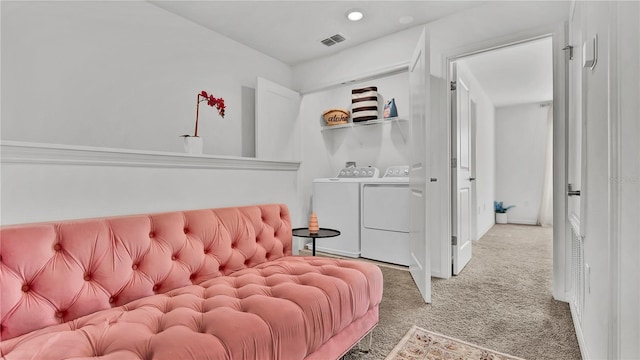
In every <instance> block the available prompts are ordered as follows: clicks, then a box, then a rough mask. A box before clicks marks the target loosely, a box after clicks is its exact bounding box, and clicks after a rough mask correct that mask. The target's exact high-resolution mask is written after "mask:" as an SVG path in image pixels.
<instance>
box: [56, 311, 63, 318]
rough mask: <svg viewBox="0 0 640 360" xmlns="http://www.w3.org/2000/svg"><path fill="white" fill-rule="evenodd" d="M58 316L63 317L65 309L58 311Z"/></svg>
mask: <svg viewBox="0 0 640 360" xmlns="http://www.w3.org/2000/svg"><path fill="white" fill-rule="evenodd" d="M56 317H57V318H58V319H62V317H64V312H63V311H58V312H56Z"/></svg>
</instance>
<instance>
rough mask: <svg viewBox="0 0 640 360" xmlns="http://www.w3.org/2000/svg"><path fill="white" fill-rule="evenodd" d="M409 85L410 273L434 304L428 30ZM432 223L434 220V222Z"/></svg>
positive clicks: (418, 49) (416, 53) (411, 69)
mask: <svg viewBox="0 0 640 360" xmlns="http://www.w3.org/2000/svg"><path fill="white" fill-rule="evenodd" d="M409 83H410V93H411V106H410V108H411V110H410V116H411V130H412V134H411V148H412V155H411V172H410V174H409V188H410V190H411V200H410V206H411V224H410V231H409V233H410V236H409V237H410V240H409V241H410V250H411V257H410V264H409V271H410V272H411V276H412V277H413V280H414V281H415V283H416V285H417V286H418V289H419V290H420V294H421V295H422V298H423V299H424V301H425V302H427V303H429V302H431V254H430V253H429V248H430V246H429V244H430V242H431V239H430V237H429V236H428V224H429V220H430V219H429V218H428V217H427V214H428V211H427V207H428V202H429V193H428V191H427V190H428V189H427V186H428V183H427V171H428V170H429V169H428V166H429V164H427V151H428V149H429V146H428V144H427V136H426V131H427V130H428V128H427V121H428V119H427V114H429V113H430V112H429V110H430V108H429V106H430V61H429V37H428V34H427V32H426V29H424V30H423V31H422V35H421V36H420V40H418V45H417V46H416V49H415V51H414V53H413V56H412V57H411V62H410V64H409ZM431 220H432V221H433V220H434V219H431Z"/></svg>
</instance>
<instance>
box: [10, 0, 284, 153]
mask: <svg viewBox="0 0 640 360" xmlns="http://www.w3.org/2000/svg"><path fill="white" fill-rule="evenodd" d="M1 6H2V24H1V26H2V105H3V106H2V139H3V140H16V141H27V142H42V143H57V144H73V145H90V146H104V147H112V148H126V149H145V150H158V151H173V152H183V151H184V150H183V149H182V139H181V138H179V136H180V135H182V134H192V133H193V130H194V129H193V128H194V124H195V110H196V109H195V102H196V95H197V94H198V93H199V92H200V91H201V90H206V91H208V92H213V94H214V96H216V97H222V98H224V99H225V102H226V104H227V112H226V116H225V118H224V119H222V118H220V116H219V115H218V114H217V112H216V111H215V109H213V108H211V107H208V106H206V103H205V105H203V106H201V109H200V126H199V135H200V136H202V137H203V138H204V143H205V145H204V152H205V153H207V154H218V155H234V156H242V155H243V154H249V155H250V154H251V153H252V150H253V141H254V139H253V138H252V136H251V135H252V134H251V130H252V127H251V126H250V125H251V122H252V121H253V118H254V116H253V104H252V101H253V97H252V93H251V91H247V89H249V90H252V89H254V88H255V82H256V76H261V77H264V78H267V79H269V80H272V81H274V82H277V83H280V84H282V85H285V86H291V69H290V67H289V66H287V65H285V64H284V63H282V62H280V61H277V60H275V59H273V58H270V57H268V56H266V55H264V54H262V53H260V52H258V51H256V50H253V49H250V48H248V47H246V46H244V45H241V44H239V43H237V42H235V41H233V40H230V39H228V38H226V37H224V36H222V35H220V34H217V33H215V32H212V31H210V30H207V29H205V28H203V27H201V26H199V25H196V24H194V23H192V22H189V21H187V20H185V19H183V18H180V17H178V16H175V15H173V14H170V13H168V12H166V11H165V10H163V9H160V8H158V7H156V6H154V5H152V4H150V3H148V2H145V1H130V2H124V1H113V2H107V1H105V2H102V1H100V2H98V1H70V2H46V1H42V2H11V1H2V4H1ZM243 128H244V131H243ZM247 134H248V135H249V136H246V135H247ZM243 135H245V136H243ZM243 150H244V151H243Z"/></svg>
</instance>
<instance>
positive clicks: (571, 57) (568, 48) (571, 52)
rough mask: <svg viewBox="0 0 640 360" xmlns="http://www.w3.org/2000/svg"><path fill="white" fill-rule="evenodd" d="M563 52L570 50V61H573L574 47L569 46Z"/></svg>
mask: <svg viewBox="0 0 640 360" xmlns="http://www.w3.org/2000/svg"><path fill="white" fill-rule="evenodd" d="M562 50H569V60H573V45H567V46H565V47H563V48H562Z"/></svg>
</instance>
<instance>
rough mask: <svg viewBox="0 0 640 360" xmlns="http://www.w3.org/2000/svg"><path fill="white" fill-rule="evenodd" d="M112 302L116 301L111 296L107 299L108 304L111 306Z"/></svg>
mask: <svg viewBox="0 0 640 360" xmlns="http://www.w3.org/2000/svg"><path fill="white" fill-rule="evenodd" d="M114 302H116V299H115V298H114V297H113V296H112V297H110V298H109V304H113V303H114Z"/></svg>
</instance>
